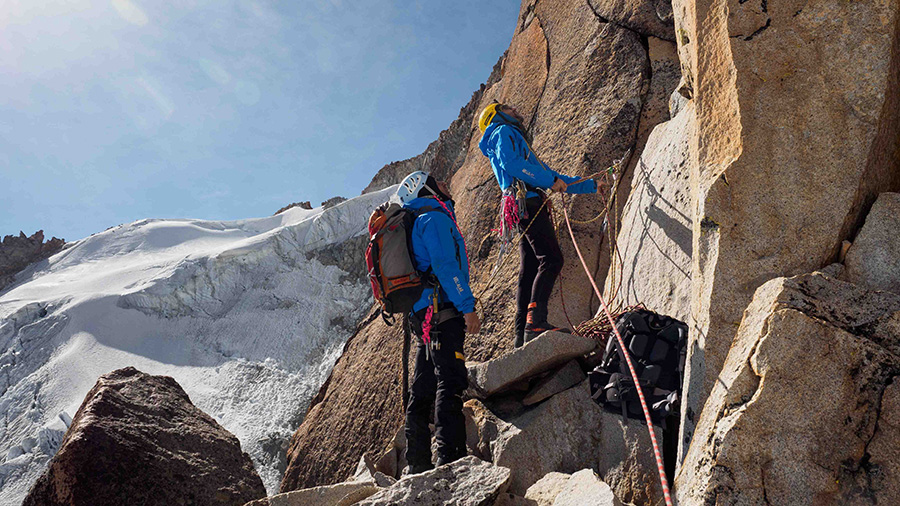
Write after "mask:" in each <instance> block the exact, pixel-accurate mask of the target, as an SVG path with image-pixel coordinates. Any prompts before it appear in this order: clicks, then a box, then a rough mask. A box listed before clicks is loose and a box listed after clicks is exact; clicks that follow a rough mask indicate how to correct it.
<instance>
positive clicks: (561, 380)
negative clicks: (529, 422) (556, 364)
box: [522, 360, 587, 406]
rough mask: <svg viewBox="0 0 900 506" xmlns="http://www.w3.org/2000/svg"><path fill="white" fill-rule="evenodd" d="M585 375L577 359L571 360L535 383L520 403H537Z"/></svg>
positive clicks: (572, 384) (568, 386) (573, 384)
mask: <svg viewBox="0 0 900 506" xmlns="http://www.w3.org/2000/svg"><path fill="white" fill-rule="evenodd" d="M586 377H587V376H585V374H584V371H582V370H581V366H580V365H578V361H577V360H572V361H570V362H569V363H568V364H566V365H564V366H563V367H562V368H561V369H560V370H558V371H555V372H553V373H552V374H550V375H549V376H547V377H546V378H544V379H542V380H541V381H539V382H538V383H537V385H535V386H534V387H533V388H532V389H531V391H530V392H528V395H526V396H525V398H524V399H522V404H524V405H526V406H531V405H532V404H537V403H539V402H541V401H543V400H544V399H546V398H548V397H551V396H553V395H556V394H558V393H560V392H562V391H563V390H565V389H567V388H571V387H574V386H575V385H577V384H579V383H581V382H582V381H584V379H585V378H586Z"/></svg>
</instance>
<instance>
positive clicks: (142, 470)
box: [23, 367, 266, 506]
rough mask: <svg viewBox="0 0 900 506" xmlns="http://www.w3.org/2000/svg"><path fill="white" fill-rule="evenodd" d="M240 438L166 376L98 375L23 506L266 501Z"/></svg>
mask: <svg viewBox="0 0 900 506" xmlns="http://www.w3.org/2000/svg"><path fill="white" fill-rule="evenodd" d="M265 495H266V490H265V488H263V484H262V480H260V478H259V475H257V474H256V471H255V470H254V469H253V463H252V462H251V461H250V457H249V456H248V455H247V454H246V453H243V452H241V447H240V443H239V442H238V440H237V438H236V437H234V436H233V435H232V434H230V433H229V432H228V431H226V430H225V429H223V428H222V427H221V426H220V425H219V424H218V423H216V421H215V420H213V419H212V418H211V417H210V416H209V415H207V414H206V413H203V412H202V411H200V410H199V409H197V408H196V407H195V406H194V405H193V404H191V401H190V399H189V398H188V396H187V394H186V393H185V392H184V390H182V389H181V387H180V386H179V385H178V383H176V382H175V380H173V379H172V378H170V377H168V376H149V375H147V374H144V373H142V372H140V371H138V370H137V369H134V368H133V367H128V368H125V369H119V370H117V371H113V372H111V373H109V374H105V375H103V376H101V377H100V379H99V380H98V381H97V384H96V385H95V386H94V388H92V389H91V391H90V392H88V394H87V396H86V397H85V400H84V403H83V404H82V405H81V407H80V408H79V409H78V412H77V413H76V414H75V417H74V419H73V421H72V425H71V426H70V427H69V430H68V432H67V433H66V437H65V438H64V439H63V442H62V446H61V447H60V449H59V451H58V452H57V454H56V456H54V457H53V459H52V460H51V461H50V467H49V468H48V469H47V471H45V472H44V474H43V475H42V476H41V477H40V478H39V479H38V481H37V483H35V485H34V487H33V488H32V489H31V492H29V494H28V496H27V497H26V498H25V501H24V503H23V504H24V505H26V506H30V505H35V506H37V505H40V506H52V505H91V506H106V505H108V506H114V505H115V506H118V505H122V504H131V503H133V501H134V500H135V498H141V501H142V504H147V505H156V504H158V505H172V504H198V505H199V504H210V505H213V504H215V505H227V504H231V505H242V504H244V503H246V502H248V501H251V500H254V499H257V498H259V497H265Z"/></svg>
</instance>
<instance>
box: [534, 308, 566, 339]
mask: <svg viewBox="0 0 900 506" xmlns="http://www.w3.org/2000/svg"><path fill="white" fill-rule="evenodd" d="M548 330H552V331H554V332H564V333H566V334H571V333H572V331H571V330H569V329H567V328H563V327H556V326H554V325H551V324H550V323H548V322H547V309H546V308H538V304H537V302H532V303H531V304H529V305H528V318H527V319H526V320H525V342H526V343H527V342H529V341H531V340H532V339H534V338H536V337H537V336H539V335H541V334H543V333H544V332H547V331H548Z"/></svg>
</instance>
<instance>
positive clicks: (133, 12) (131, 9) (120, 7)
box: [112, 0, 150, 26]
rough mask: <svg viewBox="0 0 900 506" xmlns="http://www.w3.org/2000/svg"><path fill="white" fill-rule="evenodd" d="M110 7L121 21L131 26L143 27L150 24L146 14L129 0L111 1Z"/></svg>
mask: <svg viewBox="0 0 900 506" xmlns="http://www.w3.org/2000/svg"><path fill="white" fill-rule="evenodd" d="M112 5H113V7H115V9H116V12H118V13H119V15H120V16H122V19H124V20H125V21H128V22H129V23H131V24H133V25H137V26H144V25H146V24H147V23H149V22H150V18H149V17H148V16H147V13H146V12H144V10H143V9H141V8H140V7H138V6H137V4H135V3H134V2H132V1H131V0H112Z"/></svg>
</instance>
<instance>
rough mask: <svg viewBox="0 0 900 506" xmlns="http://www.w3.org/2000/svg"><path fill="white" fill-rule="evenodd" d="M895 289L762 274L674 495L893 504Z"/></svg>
mask: <svg viewBox="0 0 900 506" xmlns="http://www.w3.org/2000/svg"><path fill="white" fill-rule="evenodd" d="M898 375H900V295H895V294H892V293H889V292H876V291H869V290H866V289H865V288H863V287H860V286H858V285H853V284H850V283H846V282H842V281H837V280H835V279H832V278H829V277H827V276H825V275H823V274H819V273H814V274H807V275H801V276H797V277H794V278H777V279H774V280H772V281H769V282H768V283H766V284H764V285H763V286H761V287H760V288H759V289H758V290H757V292H756V296H755V297H754V299H753V302H752V303H751V304H750V306H749V307H748V308H747V311H746V312H745V313H744V319H743V321H742V323H741V326H740V328H739V331H738V334H737V337H736V339H735V342H734V345H733V346H732V348H731V352H730V353H729V354H728V358H727V360H726V362H725V366H724V367H723V369H722V372H721V374H720V375H719V381H718V382H717V384H716V386H715V387H714V388H713V390H712V393H711V394H710V397H709V400H708V401H707V403H706V406H705V407H704V409H703V413H702V415H701V416H700V420H699V423H698V424H697V430H696V432H695V435H694V439H693V441H692V442H691V445H690V449H689V451H688V453H687V456H686V458H685V460H684V463H683V465H682V467H681V470H680V472H679V474H678V476H677V478H676V487H675V490H676V491H677V496H678V499H679V502H680V503H681V504H900V487H898V485H897V484H898V483H900V474H898V473H900V452H898V451H897V448H898V447H900V425H898V423H897V420H898V419H900V418H897V411H898V401H900V399H898V393H897V388H896V382H895V378H896V377H897V376H898Z"/></svg>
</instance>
